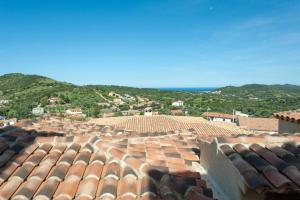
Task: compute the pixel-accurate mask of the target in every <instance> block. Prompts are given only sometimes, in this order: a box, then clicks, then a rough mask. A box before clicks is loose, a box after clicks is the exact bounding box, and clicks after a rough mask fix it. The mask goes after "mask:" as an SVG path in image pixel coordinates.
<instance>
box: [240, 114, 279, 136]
mask: <svg viewBox="0 0 300 200" xmlns="http://www.w3.org/2000/svg"><path fill="white" fill-rule="evenodd" d="M237 125H238V126H240V127H241V128H244V129H247V130H251V131H256V132H263V133H265V132H267V133H278V119H275V118H258V117H241V116H238V120H237Z"/></svg>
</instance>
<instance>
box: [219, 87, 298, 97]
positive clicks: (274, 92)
mask: <svg viewBox="0 0 300 200" xmlns="http://www.w3.org/2000/svg"><path fill="white" fill-rule="evenodd" d="M219 90H221V91H222V94H226V95H237V96H241V97H249V96H250V97H251V96H253V97H258V98H266V97H285V96H287V95H289V96H298V95H300V86H297V85H289V84H286V85H262V84H249V85H244V86H241V87H234V86H228V87H224V88H220V89H219Z"/></svg>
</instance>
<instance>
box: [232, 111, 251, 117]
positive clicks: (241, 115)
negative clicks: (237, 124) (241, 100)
mask: <svg viewBox="0 0 300 200" xmlns="http://www.w3.org/2000/svg"><path fill="white" fill-rule="evenodd" d="M235 115H236V116H240V117H249V115H248V114H245V113H242V111H238V110H236V111H235Z"/></svg>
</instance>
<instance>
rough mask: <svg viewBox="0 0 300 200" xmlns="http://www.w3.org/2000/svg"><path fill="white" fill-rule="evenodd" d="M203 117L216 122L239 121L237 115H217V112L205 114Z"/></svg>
mask: <svg viewBox="0 0 300 200" xmlns="http://www.w3.org/2000/svg"><path fill="white" fill-rule="evenodd" d="M202 116H203V117H206V118H207V120H209V121H215V122H228V123H235V122H236V121H237V117H236V116H235V115H230V114H224V113H217V112H204V113H203V114H202Z"/></svg>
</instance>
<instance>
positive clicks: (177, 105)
mask: <svg viewBox="0 0 300 200" xmlns="http://www.w3.org/2000/svg"><path fill="white" fill-rule="evenodd" d="M172 106H174V107H182V106H183V101H175V102H173V103H172Z"/></svg>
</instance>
